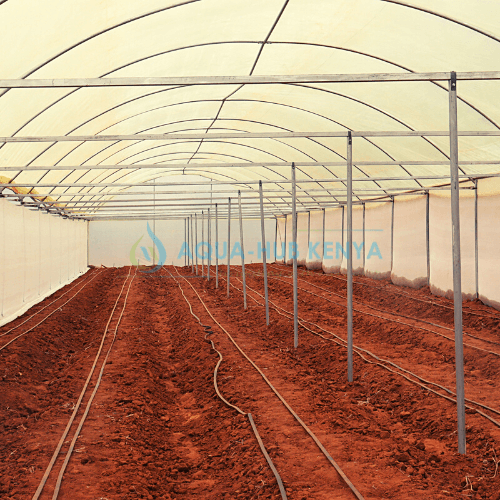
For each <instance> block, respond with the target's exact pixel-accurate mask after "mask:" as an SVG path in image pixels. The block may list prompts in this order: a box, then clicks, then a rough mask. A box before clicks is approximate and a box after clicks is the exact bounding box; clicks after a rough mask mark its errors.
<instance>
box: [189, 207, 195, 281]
mask: <svg viewBox="0 0 500 500" xmlns="http://www.w3.org/2000/svg"><path fill="white" fill-rule="evenodd" d="M189 218H190V219H191V249H192V252H191V272H192V273H194V231H193V216H192V215H190V216H189Z"/></svg>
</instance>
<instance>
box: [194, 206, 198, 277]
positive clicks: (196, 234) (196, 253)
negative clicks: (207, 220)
mask: <svg viewBox="0 0 500 500" xmlns="http://www.w3.org/2000/svg"><path fill="white" fill-rule="evenodd" d="M194 235H195V237H194V251H195V255H196V276H198V215H197V214H194Z"/></svg>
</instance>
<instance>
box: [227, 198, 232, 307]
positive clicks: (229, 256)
mask: <svg viewBox="0 0 500 500" xmlns="http://www.w3.org/2000/svg"><path fill="white" fill-rule="evenodd" d="M230 275H231V198H229V200H228V202H227V297H228V298H229V291H230V289H231V284H230V279H231V276H230Z"/></svg>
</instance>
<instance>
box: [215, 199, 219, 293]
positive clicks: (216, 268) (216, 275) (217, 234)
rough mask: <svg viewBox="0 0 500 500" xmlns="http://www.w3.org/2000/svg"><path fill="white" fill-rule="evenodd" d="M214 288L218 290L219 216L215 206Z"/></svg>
mask: <svg viewBox="0 0 500 500" xmlns="http://www.w3.org/2000/svg"><path fill="white" fill-rule="evenodd" d="M215 288H219V215H218V213H217V203H216V204H215Z"/></svg>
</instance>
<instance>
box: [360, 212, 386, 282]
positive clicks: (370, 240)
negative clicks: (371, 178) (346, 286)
mask: <svg viewBox="0 0 500 500" xmlns="http://www.w3.org/2000/svg"><path fill="white" fill-rule="evenodd" d="M391 225H392V203H383V204H382V203H367V204H366V208H365V275H366V276H369V277H370V278H377V279H382V278H390V276H391V267H392V262H391V260H392V258H391Z"/></svg>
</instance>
